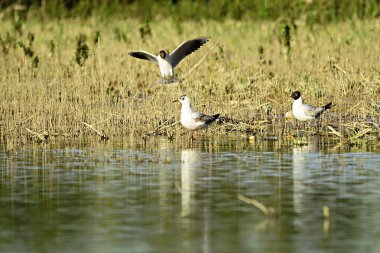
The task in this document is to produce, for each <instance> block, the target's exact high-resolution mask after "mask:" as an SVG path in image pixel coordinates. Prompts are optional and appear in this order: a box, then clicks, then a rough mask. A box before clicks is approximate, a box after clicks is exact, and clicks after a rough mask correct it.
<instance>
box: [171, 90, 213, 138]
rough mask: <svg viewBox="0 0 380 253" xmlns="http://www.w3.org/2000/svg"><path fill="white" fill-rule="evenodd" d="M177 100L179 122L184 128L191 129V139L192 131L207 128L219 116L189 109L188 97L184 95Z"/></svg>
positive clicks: (192, 136)
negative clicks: (179, 114)
mask: <svg viewBox="0 0 380 253" xmlns="http://www.w3.org/2000/svg"><path fill="white" fill-rule="evenodd" d="M178 101H179V102H180V103H181V124H182V126H183V127H184V128H186V129H189V130H191V131H192V132H191V133H192V135H191V139H192V140H194V131H196V130H200V129H205V128H207V127H208V126H209V125H210V124H211V123H213V122H214V121H216V120H217V119H218V118H219V114H215V115H212V116H209V115H206V114H204V113H201V112H194V111H193V110H192V109H191V106H190V99H189V97H187V96H185V95H182V96H180V97H179V99H178ZM174 102H177V100H176V101H174Z"/></svg>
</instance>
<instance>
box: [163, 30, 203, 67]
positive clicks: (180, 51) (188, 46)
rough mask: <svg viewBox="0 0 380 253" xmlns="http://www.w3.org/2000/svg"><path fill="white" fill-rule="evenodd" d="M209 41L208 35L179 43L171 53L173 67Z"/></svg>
mask: <svg viewBox="0 0 380 253" xmlns="http://www.w3.org/2000/svg"><path fill="white" fill-rule="evenodd" d="M207 41H208V38H207V37H200V38H196V39H192V40H188V41H185V42H183V43H182V44H181V45H179V46H178V47H177V48H176V49H175V50H174V51H173V53H171V54H170V55H171V57H172V64H173V67H175V66H177V65H178V63H180V61H182V60H183V58H185V57H186V56H188V55H189V54H191V53H192V52H194V51H196V50H197V49H198V48H200V47H201V46H202V45H203V44H205V43H206V42H207Z"/></svg>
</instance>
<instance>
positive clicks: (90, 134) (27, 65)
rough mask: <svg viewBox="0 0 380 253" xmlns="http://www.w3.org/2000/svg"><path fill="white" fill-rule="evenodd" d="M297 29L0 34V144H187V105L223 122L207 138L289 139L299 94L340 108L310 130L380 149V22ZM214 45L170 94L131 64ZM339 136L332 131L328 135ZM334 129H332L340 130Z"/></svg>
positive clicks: (117, 28)
mask: <svg viewBox="0 0 380 253" xmlns="http://www.w3.org/2000/svg"><path fill="white" fill-rule="evenodd" d="M296 25H297V26H296V27H295V26H293V25H292V24H288V23H286V22H261V23H257V22H252V21H234V20H225V21H223V22H217V21H205V20H203V21H200V22H194V21H184V22H182V23H177V24H176V25H173V22H172V21H171V20H169V19H166V20H161V21H157V22H152V23H149V22H148V23H146V22H140V21H138V20H133V19H127V20H121V19H111V20H110V21H108V22H107V23H103V22H102V20H101V19H97V18H95V17H93V18H91V19H87V20H80V19H66V20H55V21H44V22H37V21H33V20H30V21H28V22H26V23H22V24H21V25H15V23H14V22H11V21H6V20H3V22H2V26H1V27H0V36H1V40H0V50H1V52H2V53H1V54H0V61H1V64H0V91H1V93H0V94H1V97H2V98H3V99H2V100H1V101H0V134H1V142H2V143H5V144H7V145H8V146H10V147H12V146H14V145H22V144H25V143H30V142H46V141H55V140H62V139H72V140H77V141H84V140H98V139H102V140H107V139H108V138H110V139H118V138H149V137H151V136H154V135H163V136H166V137H167V138H169V139H173V138H177V139H178V138H188V137H189V136H188V135H187V134H186V133H187V131H186V130H183V129H182V128H181V127H180V126H179V124H176V122H177V121H178V120H179V114H180V106H179V105H178V104H177V103H172V101H173V100H175V99H177V97H179V96H180V95H182V94H186V95H188V96H189V97H190V99H191V102H192V105H193V108H195V109H196V110H199V111H203V112H205V113H209V114H212V113H214V114H215V113H220V114H221V116H222V118H223V123H222V124H215V125H214V126H213V127H211V129H210V131H208V134H207V135H208V136H215V135H216V136H224V135H225V134H230V135H237V136H247V137H248V136H251V135H256V136H259V137H261V138H267V137H268V136H269V137H273V136H274V137H275V138H285V137H286V136H288V135H294V134H295V133H296V132H295V131H294V127H293V126H294V123H293V122H292V121H291V120H290V121H289V120H286V119H285V118H284V115H285V113H286V112H287V111H289V110H290V108H291V103H292V99H291V98H290V97H289V96H290V94H291V92H292V91H294V90H300V91H301V92H302V93H303V95H304V100H305V101H306V102H308V103H311V104H320V105H322V104H325V103H327V102H330V101H333V102H334V104H335V106H334V107H333V109H332V110H331V111H330V112H329V113H326V114H325V115H324V117H322V119H321V120H320V121H319V123H318V125H317V126H315V125H314V124H311V125H309V124H307V125H302V124H301V125H300V129H304V130H306V131H305V132H304V133H305V134H314V133H315V132H316V131H318V132H319V133H320V134H321V135H326V136H329V138H337V139H339V140H340V141H341V142H342V143H347V144H358V143H360V142H361V141H367V140H369V141H376V140H378V139H379V133H380V131H379V124H380V123H379V118H380V116H379V114H380V100H379V98H380V96H379V94H380V61H379V55H380V47H379V44H378V42H379V40H380V20H378V19H373V20H365V21H362V20H349V21H345V22H342V23H333V24H329V25H324V26H318V25H314V26H312V27H310V26H307V25H306V23H305V22H303V21H302V20H300V21H297V23H296ZM198 36H210V37H211V39H210V42H208V43H207V44H206V45H205V46H204V47H202V48H201V49H200V50H198V51H197V52H195V53H194V54H192V55H191V56H190V57H189V58H188V59H186V60H184V61H183V62H181V64H180V65H179V67H178V68H177V74H178V76H179V77H180V78H181V77H183V76H186V74H187V72H188V71H189V70H191V69H192V67H193V66H194V65H196V64H197V63H198V61H199V59H200V58H201V57H202V56H204V55H206V54H208V56H207V57H206V58H205V59H204V61H202V62H201V64H200V65H199V67H198V68H196V69H195V70H194V71H192V72H191V73H190V74H189V75H187V76H186V78H185V79H184V80H183V81H182V82H181V84H179V85H159V84H157V82H156V81H157V79H158V78H159V70H158V68H157V66H155V65H153V64H151V63H149V62H147V61H142V60H138V59H134V58H131V57H129V56H128V55H127V53H128V52H129V51H132V50H138V49H144V50H147V51H150V52H158V50H160V49H168V50H169V51H173V50H174V48H175V47H176V46H177V45H178V44H179V43H181V42H182V41H184V40H186V39H189V38H194V37H198ZM328 125H331V128H328V127H327V126H328ZM331 129H333V130H331Z"/></svg>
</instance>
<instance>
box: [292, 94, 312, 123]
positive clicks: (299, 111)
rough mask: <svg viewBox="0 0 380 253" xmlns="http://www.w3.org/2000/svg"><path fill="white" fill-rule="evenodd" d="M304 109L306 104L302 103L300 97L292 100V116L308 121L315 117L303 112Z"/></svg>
mask: <svg viewBox="0 0 380 253" xmlns="http://www.w3.org/2000/svg"><path fill="white" fill-rule="evenodd" d="M306 109H307V106H306V105H304V104H303V103H302V100H301V99H297V100H294V102H293V106H292V113H293V116H294V118H296V119H297V120H300V121H310V120H313V119H315V117H313V116H310V115H306V114H305V111H306Z"/></svg>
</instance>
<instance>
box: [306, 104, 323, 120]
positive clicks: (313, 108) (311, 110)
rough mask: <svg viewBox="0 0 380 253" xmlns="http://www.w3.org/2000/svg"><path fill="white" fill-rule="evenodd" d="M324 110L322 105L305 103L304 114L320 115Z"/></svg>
mask: <svg viewBox="0 0 380 253" xmlns="http://www.w3.org/2000/svg"><path fill="white" fill-rule="evenodd" d="M322 112H323V108H322V107H316V106H312V105H306V104H304V114H305V115H306V116H311V117H318V116H319V115H320V114H321V113H322Z"/></svg>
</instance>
